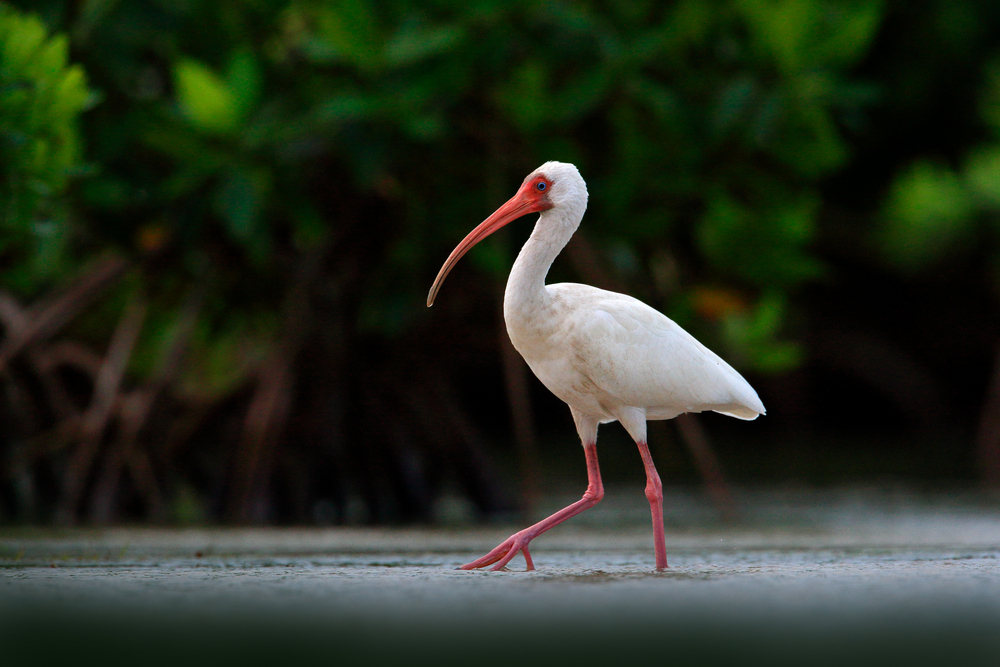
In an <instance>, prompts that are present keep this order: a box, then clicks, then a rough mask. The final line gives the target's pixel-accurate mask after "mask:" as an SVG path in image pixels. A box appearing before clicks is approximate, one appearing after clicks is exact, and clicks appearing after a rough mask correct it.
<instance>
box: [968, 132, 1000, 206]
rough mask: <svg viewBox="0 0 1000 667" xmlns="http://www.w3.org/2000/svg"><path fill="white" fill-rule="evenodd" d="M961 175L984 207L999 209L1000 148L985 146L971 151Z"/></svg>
mask: <svg viewBox="0 0 1000 667" xmlns="http://www.w3.org/2000/svg"><path fill="white" fill-rule="evenodd" d="M963 174H964V176H965V181H966V183H967V185H968V187H969V189H970V190H971V191H972V192H973V193H975V194H976V195H977V196H978V197H979V199H980V201H981V202H982V203H983V205H984V206H986V207H988V208H992V209H998V208H1000V147H997V146H987V147H983V148H980V149H979V150H976V151H973V153H972V154H971V155H969V158H968V160H967V161H966V163H965V169H964V171H963Z"/></svg>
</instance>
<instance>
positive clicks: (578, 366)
mask: <svg viewBox="0 0 1000 667" xmlns="http://www.w3.org/2000/svg"><path fill="white" fill-rule="evenodd" d="M549 289H550V290H551V291H552V294H553V296H554V297H556V301H557V302H562V303H564V304H565V308H564V309H563V315H564V318H565V319H564V323H565V326H566V332H567V334H568V339H567V342H568V344H570V345H572V346H573V348H574V351H575V354H574V355H573V362H572V363H573V365H574V368H575V370H576V371H577V372H578V373H580V374H581V375H584V376H585V377H587V378H589V380H590V381H591V382H593V383H594V385H596V386H597V387H598V388H600V389H601V390H602V391H603V392H604V393H605V394H607V395H609V396H610V397H613V398H614V399H615V401H616V402H619V404H621V405H625V406H631V407H638V408H644V409H645V410H646V412H647V414H648V415H649V417H650V418H653V419H655V418H657V417H660V418H666V417H672V416H675V415H676V414H679V413H681V412H700V411H703V410H715V411H717V412H722V413H724V414H728V415H731V416H734V417H738V418H741V419H755V418H756V417H757V416H758V415H760V414H764V405H763V404H762V403H761V401H760V398H758V396H757V393H756V392H755V391H754V390H753V388H752V387H751V386H750V385H749V384H748V383H747V381H746V380H744V379H743V377H742V376H741V375H740V374H739V373H737V372H736V370H734V369H733V367H732V366H730V365H729V364H727V363H726V362H725V361H723V360H722V359H721V358H720V357H719V356H718V355H716V354H715V353H714V352H712V351H711V350H709V349H708V348H707V347H705V346H704V345H702V344H701V343H699V342H698V341H697V340H696V339H695V338H694V337H693V336H691V335H690V334H689V333H688V332H686V331H684V329H682V328H681V327H680V326H679V325H677V324H676V323H675V322H674V321H672V320H671V319H669V318H668V317H667V316H665V315H663V314H662V313H660V312H658V311H656V310H654V309H653V308H650V307H649V306H647V305H646V304H644V303H642V302H641V301H639V300H638V299H634V298H632V297H630V296H626V295H623V294H617V293H615V292H608V291H606V290H600V289H597V288H594V287H590V286H588V285H577V284H574V283H563V284H559V285H550V286H549Z"/></svg>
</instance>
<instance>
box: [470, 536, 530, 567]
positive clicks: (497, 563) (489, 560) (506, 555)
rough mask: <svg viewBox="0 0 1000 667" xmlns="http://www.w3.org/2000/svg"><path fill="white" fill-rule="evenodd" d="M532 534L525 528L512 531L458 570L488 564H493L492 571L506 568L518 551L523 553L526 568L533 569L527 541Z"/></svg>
mask: <svg viewBox="0 0 1000 667" xmlns="http://www.w3.org/2000/svg"><path fill="white" fill-rule="evenodd" d="M533 537H534V535H530V534H528V531H527V530H522V531H521V532H519V533H514V534H513V535H511V536H510V537H508V538H507V539H506V540H504V541H503V542H502V543H501V544H499V545H498V546H497V547H496V548H495V549H494V550H493V551H491V552H489V553H488V554H486V555H485V556H483V557H482V558H477V559H476V560H474V561H472V562H471V563H466V564H465V565H463V566H462V567H460V568H459V569H460V570H475V569H477V568H480V567H486V566H488V565H492V566H493V571H494V572H495V571H497V570H503V569H506V567H507V563H509V562H510V561H511V559H512V558H513V557H514V556H516V555H517V552H518V551H520V552H521V553H523V554H524V562H525V563H527V565H528V570H534V569H535V564H534V563H533V562H531V553H529V552H528V543H529V542H531V540H532V538H533Z"/></svg>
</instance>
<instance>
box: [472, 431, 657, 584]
mask: <svg viewBox="0 0 1000 667" xmlns="http://www.w3.org/2000/svg"><path fill="white" fill-rule="evenodd" d="M583 452H584V454H586V456H587V491H586V492H585V493H584V494H583V498H581V499H580V500H578V501H576V502H575V503H573V504H572V505H570V506H569V507H564V508H563V509H561V510H559V511H558V512H556V513H555V514H553V515H552V516H550V517H549V518H547V519H543V520H542V521H539V522H538V523H536V524H535V525H533V526H531V527H529V528H525V529H524V530H522V531H521V532H519V533H514V534H513V535H511V536H510V537H508V538H507V539H506V540H505V541H504V542H503V543H502V544H500V545H499V546H498V547H497V548H496V549H494V550H493V551H491V552H489V553H488V554H486V555H485V556H483V557H482V558H479V559H477V560H474V561H472V562H471V563H467V564H466V565H463V566H462V567H461V568H460V569H462V570H474V569H476V568H478V567H486V566H487V565H493V569H494V570H501V569H503V568H504V567H505V566H506V565H507V563H509V562H510V560H511V559H512V558H513V557H514V556H516V555H517V552H518V551H520V552H522V553H524V560H525V562H526V563H527V564H528V569H529V570H534V569H535V564H534V563H533V562H531V554H530V553H528V543H529V542H531V540H533V539H535V538H536V537H538V536H539V535H541V534H542V533H544V532H545V531H547V530H548V529H549V528H552V527H553V526H555V525H557V524H560V523H562V522H563V521H565V520H566V519H568V518H570V517H571V516H576V515H577V514H579V513H580V512H582V511H584V510H585V509H589V508H591V507H593V506H594V505H596V504H597V503H598V502H599V501H600V500H601V498H603V497H604V486H603V485H602V484H601V470H600V468H599V467H598V465H597V444H596V443H591V444H589V445H584V447H583ZM660 524H661V526H660V533H661V535H662V533H663V526H662V524H663V521H662V520H661V521H660ZM665 562H666V560H664V563H665ZM494 563H496V564H495V565H494Z"/></svg>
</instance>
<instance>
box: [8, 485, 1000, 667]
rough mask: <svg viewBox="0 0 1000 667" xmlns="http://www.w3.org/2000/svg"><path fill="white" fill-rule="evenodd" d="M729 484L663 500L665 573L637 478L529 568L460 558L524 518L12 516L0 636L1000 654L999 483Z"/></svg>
mask: <svg viewBox="0 0 1000 667" xmlns="http://www.w3.org/2000/svg"><path fill="white" fill-rule="evenodd" d="M633 496H638V497H637V498H635V497H633ZM574 499H575V498H574V497H571V496H568V497H565V498H561V497H557V498H550V499H548V501H547V502H546V503H545V506H544V507H541V508H539V510H538V513H539V514H540V515H543V514H545V513H546V512H547V511H549V510H551V509H555V508H558V507H560V506H562V505H563V504H565V503H566V502H569V501H572V500H574ZM737 500H738V503H739V507H740V511H741V512H740V518H739V519H738V520H737V521H735V522H731V523H722V522H719V521H717V520H716V519H715V515H714V511H713V510H712V508H711V506H710V505H707V504H706V503H705V502H704V501H703V500H702V499H701V497H700V496H699V495H697V494H686V493H683V492H673V493H670V494H668V497H667V500H666V507H667V512H666V515H667V516H666V523H667V552H668V558H669V561H670V568H669V570H668V571H666V572H659V573H658V572H654V571H653V563H654V561H653V550H652V539H651V531H650V528H649V523H648V522H649V519H648V514H647V512H648V508H647V507H646V506H645V499H644V497H643V496H642V493H641V490H640V491H638V492H636V491H635V490H634V489H627V490H626V489H622V490H614V489H612V490H609V493H608V497H607V498H606V500H605V502H604V503H602V504H601V505H599V506H598V507H597V508H595V509H594V510H592V511H591V512H588V513H586V514H584V515H581V516H580V517H577V518H576V519H574V520H571V521H570V522H568V523H567V524H564V525H563V526H560V527H557V528H556V529H554V530H553V531H551V532H550V533H548V534H546V535H545V536H543V537H540V538H539V539H537V540H536V541H535V543H534V544H533V545H532V555H533V556H534V560H535V565H536V567H537V568H538V569H537V570H536V571H534V572H525V571H524V561H523V560H522V559H521V558H520V557H518V558H516V559H515V560H514V561H513V562H512V563H511V567H510V569H509V570H508V571H504V572H479V571H477V572H464V571H459V570H456V567H457V566H458V565H461V564H462V563H464V562H467V561H469V560H471V559H473V558H475V557H476V556H478V555H481V554H482V553H485V552H486V551H488V550H489V549H491V548H492V547H493V546H495V545H496V544H497V543H499V542H500V541H502V540H503V539H504V538H506V537H507V535H509V534H510V533H511V532H512V531H514V530H516V529H518V528H519V527H521V526H517V525H503V526H490V527H486V528H483V527H468V526H449V527H441V528H323V529H321V528H309V529H209V528H206V529H146V528H142V529H128V528H115V529H106V530H97V529H75V530H31V529H14V530H6V531H4V532H2V533H0V633H3V634H4V635H5V637H6V639H3V638H2V637H0V640H2V641H4V642H6V643H7V645H8V646H11V647H17V648H18V650H21V651H25V652H26V653H25V654H24V655H26V656H29V657H33V656H34V657H37V656H38V655H43V654H45V653H46V652H50V651H53V650H55V649H59V648H66V647H81V648H80V650H82V651H100V650H101V647H102V646H117V647H119V648H121V647H123V646H129V645H130V642H132V643H133V644H134V646H133V648H135V649H136V650H138V651H140V652H143V653H145V654H149V653H150V649H149V647H151V646H156V647H161V648H159V649H157V650H156V651H153V652H152V657H154V658H155V657H156V656H157V655H159V656H161V657H163V656H167V655H172V654H171V653H170V651H172V650H181V649H184V647H186V649H188V650H190V651H192V652H193V653H194V654H196V655H200V656H204V655H205V653H204V651H201V650H200V649H196V646H200V647H214V648H213V650H217V651H221V652H222V653H221V654H220V655H222V656H225V657H230V658H231V657H233V656H234V655H236V654H242V655H244V657H245V658H247V659H254V658H261V657H262V656H263V655H265V654H266V653H267V651H276V653H275V654H274V655H276V656H278V657H280V656H285V657H288V655H291V654H290V653H288V652H289V651H292V652H293V653H294V652H295V651H300V650H302V651H304V650H305V649H307V648H308V649H309V650H311V651H314V652H318V655H319V656H321V657H324V658H334V657H336V658H341V659H345V660H346V659H348V658H351V659H353V660H355V661H368V662H379V661H385V662H393V663H396V662H398V661H403V662H410V663H416V662H421V663H422V662H425V661H430V662H432V663H443V662H452V663H455V662H457V663H459V664H485V663H488V664H494V663H502V664H523V663H524V662H532V661H533V660H535V659H538V660H540V661H543V662H552V661H556V662H561V661H562V660H563V659H565V660H572V661H574V662H576V663H577V664H579V663H580V662H581V661H583V662H585V663H586V662H588V661H595V660H601V661H604V660H610V661H612V662H614V661H615V660H619V659H623V658H624V657H625V656H628V655H633V654H635V655H642V656H644V658H646V659H652V660H653V661H654V662H659V661H660V660H661V659H662V662H663V663H664V664H666V663H667V662H671V663H672V664H699V663H706V662H712V661H713V659H718V661H720V662H723V663H726V664H733V663H738V662H748V661H754V660H756V659H758V658H759V659H766V660H771V659H776V660H778V659H783V660H785V661H788V662H790V663H792V664H834V663H836V664H844V663H845V662H853V663H865V664H868V663H869V662H871V663H872V664H874V663H875V662H878V663H879V664H892V663H893V662H895V661H896V660H897V659H898V660H900V661H904V660H905V661H906V662H907V663H908V664H914V663H926V664H930V663H932V662H933V663H938V664H940V662H942V661H943V662H946V663H948V664H1000V503H997V502H996V500H995V499H990V498H984V497H982V496H977V495H974V494H966V493H961V492H955V493H943V492H938V493H934V494H923V495H921V494H914V493H910V492H905V491H900V490H893V489H840V490H836V491H824V492H819V491H811V492H810V491H773V490H772V491H750V490H744V491H741V492H739V493H738V494H737ZM183 655H184V654H183V653H179V654H176V655H175V657H174V658H172V659H171V660H170V661H176V659H186V658H183V657H182V656H183ZM956 660H957V662H955V661H956ZM293 662H295V661H293ZM29 664H30V663H29ZM289 664H291V663H289ZM296 664H297V663H296Z"/></svg>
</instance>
